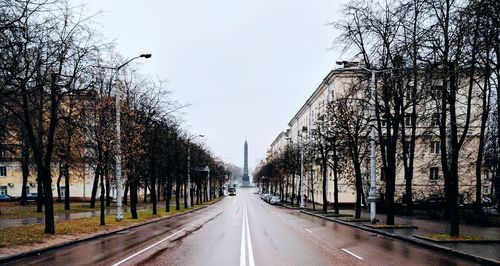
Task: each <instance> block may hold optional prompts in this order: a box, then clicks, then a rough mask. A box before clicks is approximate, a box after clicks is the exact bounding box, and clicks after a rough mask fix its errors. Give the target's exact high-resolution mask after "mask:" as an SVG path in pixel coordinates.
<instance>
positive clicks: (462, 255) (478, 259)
mask: <svg viewBox="0 0 500 266" xmlns="http://www.w3.org/2000/svg"><path fill="white" fill-rule="evenodd" d="M300 212H301V213H304V214H307V215H311V216H315V217H318V218H322V219H325V220H328V221H332V222H336V223H340V224H343V225H347V226H351V227H354V228H357V229H361V230H364V231H368V232H371V233H376V234H379V235H383V236H386V237H390V238H394V239H398V240H401V241H405V242H408V243H411V244H414V245H417V246H420V247H424V248H427V249H431V250H433V251H437V252H440V253H443V254H447V255H454V256H457V257H460V258H463V259H468V260H472V261H474V262H477V263H480V264H482V265H499V264H500V261H497V260H492V259H489V258H484V257H480V256H476V255H473V254H468V253H463V252H462V251H458V250H455V249H452V248H448V247H444V246H441V245H437V244H434V243H430V242H428V241H424V240H420V239H417V238H415V239H413V238H410V237H404V236H400V235H396V234H392V233H389V232H386V231H383V230H378V229H374V228H370V227H367V226H363V225H358V224H354V223H350V222H345V221H342V220H339V219H334V218H330V217H324V216H322V215H319V214H315V213H311V212H307V211H303V210H301V211H300Z"/></svg>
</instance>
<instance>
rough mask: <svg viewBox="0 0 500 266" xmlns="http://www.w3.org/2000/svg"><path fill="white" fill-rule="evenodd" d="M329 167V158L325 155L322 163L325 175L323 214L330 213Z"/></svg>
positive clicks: (322, 171) (322, 170) (322, 172)
mask: <svg viewBox="0 0 500 266" xmlns="http://www.w3.org/2000/svg"><path fill="white" fill-rule="evenodd" d="M327 165H328V158H327V155H326V154H324V156H323V159H322V162H321V174H322V175H323V186H322V188H323V212H324V213H327V212H328V197H327V196H328V195H327V193H328V192H327V187H326V186H327V185H328V173H327V169H328V168H327Z"/></svg>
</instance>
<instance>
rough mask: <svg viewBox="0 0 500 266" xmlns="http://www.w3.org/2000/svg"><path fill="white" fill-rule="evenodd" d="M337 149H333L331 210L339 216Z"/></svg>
mask: <svg viewBox="0 0 500 266" xmlns="http://www.w3.org/2000/svg"><path fill="white" fill-rule="evenodd" d="M338 164H339V159H338V158H337V148H336V146H335V147H334V148H333V210H334V212H335V214H340V211H339V177H338V167H339V166H338Z"/></svg>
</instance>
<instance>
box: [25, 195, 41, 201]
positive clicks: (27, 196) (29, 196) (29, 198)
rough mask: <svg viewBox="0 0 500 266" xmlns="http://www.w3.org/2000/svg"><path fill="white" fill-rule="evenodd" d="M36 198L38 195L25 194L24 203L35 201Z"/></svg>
mask: <svg viewBox="0 0 500 266" xmlns="http://www.w3.org/2000/svg"><path fill="white" fill-rule="evenodd" d="M37 198H38V193H28V194H26V201H36V199H37Z"/></svg>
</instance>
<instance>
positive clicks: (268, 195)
mask: <svg viewBox="0 0 500 266" xmlns="http://www.w3.org/2000/svg"><path fill="white" fill-rule="evenodd" d="M271 196H272V195H271V194H269V193H266V194H262V197H261V198H262V200H264V201H265V202H269V199H271Z"/></svg>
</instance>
